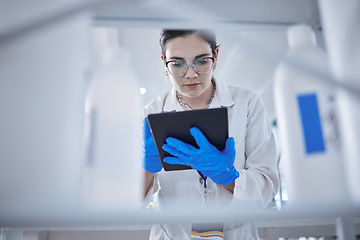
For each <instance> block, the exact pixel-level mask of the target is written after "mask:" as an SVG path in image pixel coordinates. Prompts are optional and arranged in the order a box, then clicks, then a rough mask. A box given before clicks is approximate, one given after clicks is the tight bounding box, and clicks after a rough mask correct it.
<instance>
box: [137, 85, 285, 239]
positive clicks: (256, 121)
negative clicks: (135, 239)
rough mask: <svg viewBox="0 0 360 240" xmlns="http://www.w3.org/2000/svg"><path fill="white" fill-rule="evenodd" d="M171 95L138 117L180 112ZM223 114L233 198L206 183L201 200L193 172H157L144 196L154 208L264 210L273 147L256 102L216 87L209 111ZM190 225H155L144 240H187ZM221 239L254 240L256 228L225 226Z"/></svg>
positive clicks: (272, 176) (252, 96)
mask: <svg viewBox="0 0 360 240" xmlns="http://www.w3.org/2000/svg"><path fill="white" fill-rule="evenodd" d="M175 92H176V91H175V89H174V88H173V89H172V90H169V91H167V92H165V93H163V94H161V95H159V96H158V97H156V98H155V99H154V100H153V101H151V102H150V103H149V104H147V105H146V106H145V107H144V109H143V111H142V116H143V117H146V116H147V115H148V114H150V113H160V112H171V111H183V109H182V107H181V106H180V104H179V103H178V101H177V99H176V94H175ZM218 107H226V108H228V118H229V136H230V137H234V139H235V147H236V159H235V163H234V165H235V167H236V169H237V170H238V172H239V174H240V177H239V178H237V179H236V181H235V188H234V193H233V194H231V193H230V192H229V191H228V190H226V189H225V188H224V187H222V186H220V185H217V184H215V183H214V182H212V180H211V179H209V178H208V180H207V185H208V188H207V197H205V196H204V186H203V182H202V181H201V177H200V176H199V174H198V173H197V171H195V170H185V171H170V172H167V171H164V170H162V171H160V172H159V173H157V174H155V178H154V183H153V186H152V188H151V189H150V190H149V192H148V196H147V199H149V196H150V195H151V194H154V193H155V192H158V201H159V203H158V204H159V207H160V208H161V207H167V206H176V204H178V203H180V201H181V204H184V203H185V204H186V203H187V202H189V204H197V205H199V206H202V207H208V208H209V207H211V206H221V207H226V206H229V205H232V206H234V205H236V206H239V207H244V208H247V209H249V208H251V209H254V210H259V209H264V208H266V207H267V206H268V205H269V203H270V201H271V200H272V198H273V197H274V196H275V194H276V192H277V190H278V183H279V179H278V171H277V159H276V144H275V140H274V136H273V133H272V130H271V127H270V124H269V121H268V118H267V115H266V111H265V108H264V106H263V103H262V101H261V98H260V97H259V96H258V95H257V94H256V93H254V92H252V91H249V90H246V89H242V88H236V87H231V86H227V85H225V84H224V83H222V82H221V81H216V92H215V97H214V99H213V101H212V103H211V105H210V108H218ZM190 236H191V225H186V224H182V225H176V224H175V225H174V224H172V225H169V224H162V225H155V226H153V228H152V231H151V234H150V239H156V240H158V239H190ZM224 238H225V239H246V240H248V239H258V236H257V230H256V226H254V224H252V223H246V224H245V225H242V224H240V225H238V224H233V225H232V226H231V225H230V224H227V225H226V226H225V232H224Z"/></svg>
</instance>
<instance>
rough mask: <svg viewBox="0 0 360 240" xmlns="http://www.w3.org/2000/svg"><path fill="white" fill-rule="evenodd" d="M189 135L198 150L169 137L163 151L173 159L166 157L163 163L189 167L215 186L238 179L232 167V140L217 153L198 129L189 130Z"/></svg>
mask: <svg viewBox="0 0 360 240" xmlns="http://www.w3.org/2000/svg"><path fill="white" fill-rule="evenodd" d="M190 133H191V135H192V136H193V137H194V139H195V141H196V143H197V145H198V146H199V148H195V147H194V146H192V145H190V144H187V143H184V142H182V141H180V140H179V139H176V138H172V137H169V138H167V139H166V144H164V145H163V149H164V150H165V151H166V152H168V153H170V154H171V155H173V156H174V157H166V158H165V159H164V161H165V162H167V163H170V164H183V165H188V166H191V167H192V168H193V169H195V170H198V171H200V172H202V173H203V174H204V175H205V176H206V177H209V178H211V179H212V180H213V182H215V183H217V184H221V185H228V184H231V183H233V182H234V181H235V179H236V178H238V177H239V172H238V171H237V170H236V168H235V166H234V161H235V156H236V151H235V141H234V138H232V137H230V138H228V139H227V140H226V144H225V149H224V150H222V151H219V150H218V149H217V148H216V147H215V146H213V145H212V144H211V143H210V142H209V141H208V140H207V139H206V137H205V136H204V134H203V133H202V132H201V131H200V130H199V129H198V128H196V127H193V128H191V129H190Z"/></svg>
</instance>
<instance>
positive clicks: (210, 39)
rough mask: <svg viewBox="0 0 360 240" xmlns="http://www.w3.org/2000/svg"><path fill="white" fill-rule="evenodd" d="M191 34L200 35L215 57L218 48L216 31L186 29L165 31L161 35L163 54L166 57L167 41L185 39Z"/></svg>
mask: <svg viewBox="0 0 360 240" xmlns="http://www.w3.org/2000/svg"><path fill="white" fill-rule="evenodd" d="M191 34H197V35H199V36H200V37H201V38H202V39H203V40H204V41H205V42H207V43H209V44H210V47H211V50H212V53H213V55H215V49H216V48H217V47H218V45H217V43H216V36H215V33H214V31H212V30H205V29H193V30H190V29H184V30H180V29H179V30H174V29H163V30H162V31H161V33H160V47H161V53H162V54H163V55H164V56H165V52H166V49H165V44H166V42H167V41H169V40H171V39H173V38H177V37H185V36H188V35H191Z"/></svg>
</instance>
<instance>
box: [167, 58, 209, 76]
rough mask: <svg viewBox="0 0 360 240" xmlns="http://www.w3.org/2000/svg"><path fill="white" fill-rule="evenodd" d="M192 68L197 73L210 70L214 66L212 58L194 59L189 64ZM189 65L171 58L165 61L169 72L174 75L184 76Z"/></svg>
mask: <svg viewBox="0 0 360 240" xmlns="http://www.w3.org/2000/svg"><path fill="white" fill-rule="evenodd" d="M191 66H192V68H193V69H194V70H195V72H197V73H198V74H206V73H208V72H210V71H211V70H212V68H213V66H214V58H213V57H204V58H199V59H197V60H195V61H194V62H193V63H192V64H191ZM189 67H190V65H189V64H187V63H186V62H185V61H182V60H171V61H168V62H166V68H167V69H168V71H169V73H170V74H171V75H173V76H174V77H181V76H184V75H185V73H186V72H187V70H188V69H189Z"/></svg>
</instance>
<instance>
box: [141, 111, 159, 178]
mask: <svg viewBox="0 0 360 240" xmlns="http://www.w3.org/2000/svg"><path fill="white" fill-rule="evenodd" d="M143 141H144V148H143V149H144V154H143V168H144V169H145V170H146V171H148V172H151V173H157V172H160V171H161V169H162V162H161V159H160V156H159V153H158V150H157V148H156V144H155V140H154V138H153V136H152V133H151V131H150V126H149V123H148V121H147V119H146V118H144V121H143Z"/></svg>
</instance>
